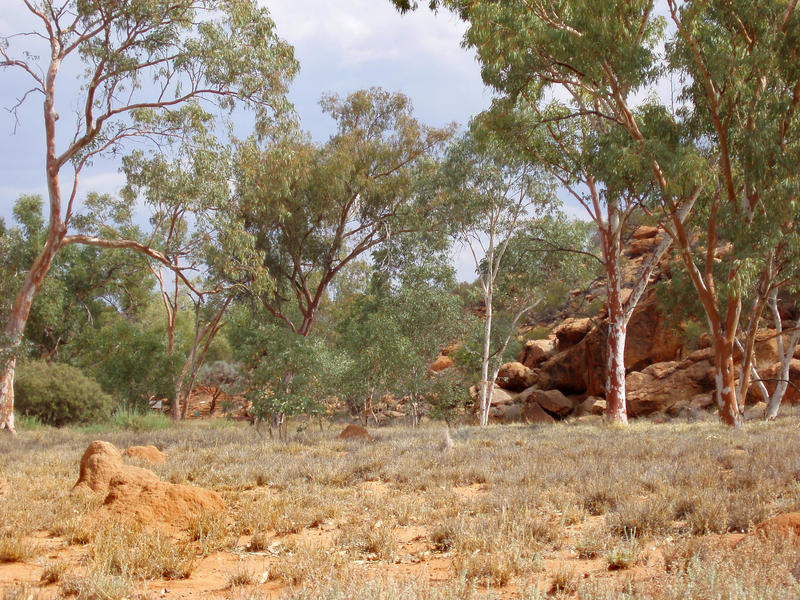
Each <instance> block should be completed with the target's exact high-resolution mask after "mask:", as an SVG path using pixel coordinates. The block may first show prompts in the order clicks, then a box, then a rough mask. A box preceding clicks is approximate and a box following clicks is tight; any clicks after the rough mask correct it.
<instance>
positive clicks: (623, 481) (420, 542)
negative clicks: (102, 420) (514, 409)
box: [0, 419, 800, 599]
mask: <svg viewBox="0 0 800 600" xmlns="http://www.w3.org/2000/svg"><path fill="white" fill-rule="evenodd" d="M799 424H800V421H798V420H796V419H784V420H781V421H779V422H777V423H773V424H757V425H751V426H750V427H749V428H748V429H747V430H746V431H742V432H732V431H729V430H727V429H725V428H723V427H721V426H719V425H709V424H707V423H705V424H691V423H674V424H669V425H652V424H647V423H640V424H634V425H633V426H631V427H630V428H629V429H628V430H617V429H613V428H607V427H597V426H594V427H592V426H587V425H577V424H569V423H565V424H559V425H557V426H551V427H532V426H494V427H490V428H488V429H486V430H480V429H478V428H464V429H459V430H455V431H453V432H451V436H452V438H453V440H454V448H452V449H447V448H446V447H444V446H443V444H442V439H443V437H444V429H443V427H441V426H432V427H428V428H424V429H417V430H410V429H380V430H371V433H372V435H373V438H374V439H373V440H341V439H338V438H337V433H338V429H336V428H334V427H333V426H331V427H329V428H328V429H326V430H324V431H318V430H307V431H301V432H290V436H289V439H288V440H287V441H277V440H269V439H265V438H264V437H261V436H259V435H258V434H256V433H255V432H254V430H253V428H252V427H248V426H246V425H242V424H228V423H209V422H204V423H194V424H188V425H185V426H181V427H178V428H175V429H170V430H165V431H152V432H124V431H122V432H120V431H115V432H106V433H97V432H95V433H89V432H80V431H74V430H68V429H63V430H54V429H35V430H30V431H22V432H20V434H19V436H18V437H17V438H16V439H11V438H4V439H0V457H2V458H0V507H1V508H0V518H1V519H2V520H0V593H2V594H3V598H8V599H11V598H42V599H44V598H62V597H75V598H80V599H93V598H98V599H100V598H106V599H108V598H118V599H122V598H170V599H184V598H186V599H188V598H235V599H245V598H247V599H257V598H319V597H325V598H356V599H360V598H413V599H418V598H483V597H487V598H489V597H491V598H545V597H552V598H598V599H599V598H623V597H625V598H698V599H700V598H708V597H720V598H734V597H736V598H751V597H752V598H756V597H761V598H787V599H788V598H797V597H800V586H799V585H798V582H797V579H796V578H797V577H800V545H798V532H800V528H797V529H795V528H794V527H793V525H791V524H792V523H794V521H793V520H792V517H789V518H788V520H787V517H786V516H785V515H787V514H789V515H791V514H792V513H794V512H796V511H797V510H800V484H798V481H800V445H799V444H798V443H797V442H798V441H800V440H798V437H800V434H799V433H798V431H799V430H798V425H799ZM339 429H341V428H340V427H339ZM95 439H103V440H106V441H108V442H110V444H113V447H116V448H117V449H118V450H119V451H123V450H125V449H126V448H128V447H130V446H149V445H152V446H154V447H155V448H157V449H158V450H159V451H161V452H163V453H164V454H166V459H165V462H163V463H161V464H159V463H151V462H149V461H148V460H146V458H137V457H136V456H137V453H136V452H133V454H134V456H123V455H122V454H120V459H119V460H120V461H121V462H120V463H119V464H120V465H122V466H121V467H120V468H122V469H123V472H126V471H125V469H129V468H131V467H135V469H134V472H138V471H137V469H139V470H147V471H149V472H151V475H148V476H146V477H144V478H143V481H144V483H141V482H139V483H136V481H138V480H135V481H134V482H133V483H131V481H128V480H125V478H124V477H121V476H120V475H118V474H117V475H114V476H110V483H109V484H108V485H109V486H110V491H108V492H106V491H105V490H104V491H103V492H101V493H95V492H92V491H91V490H88V491H87V490H83V491H77V492H75V493H72V492H71V490H72V486H73V485H74V484H75V483H76V481H77V480H78V472H79V465H80V463H81V457H82V455H83V453H84V450H86V448H87V447H88V446H89V444H90V443H91V442H92V441H93V440H95ZM110 444H109V445H110ZM146 454H147V453H141V452H140V453H138V456H142V457H144V456H145V455H146ZM114 460H117V459H116V458H115V459H114ZM115 464H116V463H115ZM126 486H127V487H126ZM136 486H139V487H136ZM122 488H124V490H125V494H120V493H119V490H120V489H122ZM194 488H201V489H202V490H206V491H208V492H209V493H211V494H213V495H214V496H215V497H219V498H221V502H222V503H223V504H224V508H219V509H214V510H210V509H209V506H211V507H214V506H217V505H216V504H214V503H211V504H204V505H203V507H202V509H201V508H198V507H199V506H200V505H194V504H192V502H191V501H186V502H183V501H182V502H183V503H181V504H179V506H180V508H179V510H163V508H164V507H163V506H159V505H157V504H154V505H153V506H152V507H151V508H148V506H147V505H146V502H156V503H157V502H162V503H167V504H168V506H173V505H175V506H177V505H178V504H174V503H175V500H174V499H173V498H174V497H175V496H170V493H172V492H174V490H182V491H186V490H190V489H194ZM115 493H116V494H117V495H116V496H115V498H117V500H115V499H114V498H112V496H114V494H115ZM118 498H124V499H125V501H126V502H138V503H140V505H139V506H138V508H137V510H133V509H132V508H130V507H131V506H132V505H124V504H123V505H119V504H115V502H119V500H118ZM223 504H221V505H220V506H222V505H223ZM126 507H128V509H130V510H128V509H126ZM112 509H113V510H112ZM776 516H783V517H782V518H783V519H784V520H783V521H781V525H780V526H775V527H769V526H766V527H764V526H762V527H758V524H759V523H762V522H765V521H769V520H770V519H772V518H774V517H776ZM797 522H798V523H800V518H798V520H797ZM786 523H789V525H786ZM731 594H733V595H731Z"/></svg>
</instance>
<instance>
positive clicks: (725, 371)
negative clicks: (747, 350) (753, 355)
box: [714, 329, 742, 427]
mask: <svg viewBox="0 0 800 600" xmlns="http://www.w3.org/2000/svg"><path fill="white" fill-rule="evenodd" d="M726 337H727V336H725V334H724V333H723V332H722V331H721V330H720V329H715V330H714V359H715V363H716V365H715V367H716V373H715V380H716V388H717V390H716V397H717V408H718V409H719V418H720V421H722V422H723V423H725V424H726V425H730V426H732V427H741V426H742V413H741V412H740V411H739V403H738V402H737V400H736V366H735V364H734V362H733V357H734V354H733V344H732V343H731V342H730V341H729V340H728V339H726Z"/></svg>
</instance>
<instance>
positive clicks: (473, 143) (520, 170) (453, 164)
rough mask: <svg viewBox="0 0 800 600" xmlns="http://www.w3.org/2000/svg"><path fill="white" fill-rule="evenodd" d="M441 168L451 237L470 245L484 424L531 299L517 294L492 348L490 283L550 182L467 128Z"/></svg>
mask: <svg viewBox="0 0 800 600" xmlns="http://www.w3.org/2000/svg"><path fill="white" fill-rule="evenodd" d="M442 170H443V172H444V177H445V180H446V186H447V188H448V189H449V193H450V194H452V195H453V196H454V197H457V198H458V199H459V201H460V202H459V203H458V204H456V203H455V202H454V203H453V204H454V205H456V206H458V207H459V208H460V209H461V214H460V215H459V217H460V218H459V217H456V225H455V227H456V234H455V235H456V240H457V241H458V242H461V243H463V244H464V245H466V246H467V247H468V248H469V249H470V252H471V254H472V258H473V261H474V263H475V270H476V272H477V273H478V280H479V282H480V285H481V290H482V292H483V307H484V311H485V315H484V332H483V351H482V354H481V382H480V406H479V417H480V419H479V421H480V424H481V426H486V425H487V424H488V423H489V409H490V407H491V404H492V392H493V389H494V383H495V381H496V380H497V374H498V372H499V371H500V366H501V364H502V361H503V355H504V353H505V348H506V346H507V345H508V342H509V340H510V339H511V336H512V335H513V333H514V330H515V329H516V326H517V324H518V323H519V321H520V319H521V318H522V317H523V316H524V315H525V314H526V313H527V312H528V311H530V310H531V309H533V308H534V306H535V305H536V303H537V300H535V299H532V298H530V297H529V296H528V295H527V294H525V293H523V294H521V295H520V296H517V302H516V304H517V306H515V307H514V308H512V313H513V314H512V316H511V323H510V326H509V328H508V330H507V335H505V339H504V340H503V341H502V342H501V343H500V347H498V348H493V347H492V337H493V326H494V311H495V310H496V309H497V304H498V303H497V301H496V299H495V292H496V290H495V284H496V282H497V279H498V277H499V276H500V274H501V272H502V271H503V270H504V269H505V267H506V263H505V261H504V258H505V254H506V250H507V249H508V244H509V242H510V241H511V238H512V236H513V235H514V233H515V232H516V231H517V230H518V228H520V227H522V226H524V224H525V223H526V222H527V221H528V220H529V219H530V218H531V217H532V216H533V214H532V213H534V212H535V213H539V214H541V213H542V212H544V211H545V210H546V207H547V204H548V203H549V202H550V197H551V194H552V188H549V187H548V185H547V180H546V179H545V178H544V173H543V172H542V171H541V170H539V169H537V168H536V166H535V165H533V164H530V163H527V162H525V161H523V160H519V159H517V158H515V157H514V156H513V155H511V154H510V153H509V152H508V150H507V149H504V148H503V147H502V146H501V144H500V143H499V141H498V140H497V139H493V138H492V137H491V136H488V137H486V136H484V137H483V139H481V140H478V139H476V138H475V136H474V135H473V134H467V135H465V136H463V137H462V138H461V139H460V140H458V142H456V143H455V144H454V145H453V146H452V147H451V148H450V152H449V154H448V158H447V160H446V161H445V162H444V164H443V165H442ZM521 287H522V286H520V288H521ZM520 288H518V290H519V289H520ZM522 298H524V300H522ZM519 300H522V301H521V302H520V301H519Z"/></svg>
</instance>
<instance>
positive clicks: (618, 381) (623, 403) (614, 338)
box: [606, 276, 628, 425]
mask: <svg viewBox="0 0 800 600" xmlns="http://www.w3.org/2000/svg"><path fill="white" fill-rule="evenodd" d="M614 278H615V279H616V276H614ZM611 281H612V280H611V279H609V283H610V284H611ZM614 287H616V290H614V291H612V285H609V290H608V292H609V294H608V340H607V344H606V348H607V353H608V356H607V359H606V419H607V420H608V421H610V422H612V423H619V424H621V425H627V424H628V407H627V400H626V393H625V338H626V336H627V329H628V322H627V320H626V319H625V318H624V315H623V311H622V303H621V302H620V290H619V283H618V281H617V282H616V286H614Z"/></svg>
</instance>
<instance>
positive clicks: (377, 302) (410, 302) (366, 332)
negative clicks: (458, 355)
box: [336, 231, 467, 424]
mask: <svg viewBox="0 0 800 600" xmlns="http://www.w3.org/2000/svg"><path fill="white" fill-rule="evenodd" d="M444 234H445V232H444V231H442V232H438V235H436V236H434V237H435V239H431V236H429V235H426V234H421V233H416V234H412V235H409V236H407V237H406V238H405V239H404V240H402V241H401V242H400V243H399V244H395V246H394V248H393V249H392V256H391V258H390V257H389V254H388V252H386V251H384V252H382V253H376V256H375V258H376V261H375V264H374V266H373V269H372V277H371V282H370V285H369V287H368V288H367V289H366V290H364V291H363V292H362V293H360V294H358V295H357V296H356V297H355V298H353V299H352V301H350V302H348V303H347V306H345V307H343V308H344V310H343V311H342V313H341V315H340V317H339V318H338V319H337V322H336V331H337V347H338V348H340V349H341V350H342V351H343V352H344V353H345V354H346V355H347V356H349V357H350V360H349V368H348V369H347V370H346V371H345V372H344V378H343V379H342V383H343V392H344V394H345V397H347V398H349V399H351V402H350V407H351V409H363V414H364V420H365V421H366V420H368V419H369V417H370V415H372V414H373V413H372V402H373V400H374V399H376V398H380V397H381V396H382V395H383V394H386V393H391V394H394V395H395V396H397V397H407V398H408V401H409V403H408V406H409V408H410V409H411V414H410V415H408V416H409V417H410V421H411V423H412V424H416V423H417V422H418V418H419V416H420V410H419V405H420V403H421V401H422V400H423V398H426V397H430V394H431V392H432V388H433V387H434V383H435V378H433V376H432V374H431V372H430V365H431V363H433V361H434V360H435V358H436V356H437V355H438V354H439V352H440V351H441V349H442V347H444V346H447V345H449V344H451V343H452V342H453V340H456V339H458V338H459V337H461V335H462V334H463V332H464V330H465V327H464V325H465V323H466V321H467V319H465V316H464V314H463V304H462V301H461V299H460V298H459V297H458V296H456V295H455V294H453V293H452V290H453V289H454V287H455V275H454V271H453V268H452V265H451V264H450V260H449V257H448V256H446V255H445V253H446V251H447V250H448V249H449V244H448V243H447V240H446V237H445V235H444Z"/></svg>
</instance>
